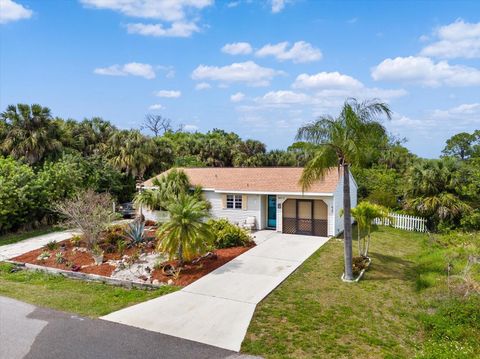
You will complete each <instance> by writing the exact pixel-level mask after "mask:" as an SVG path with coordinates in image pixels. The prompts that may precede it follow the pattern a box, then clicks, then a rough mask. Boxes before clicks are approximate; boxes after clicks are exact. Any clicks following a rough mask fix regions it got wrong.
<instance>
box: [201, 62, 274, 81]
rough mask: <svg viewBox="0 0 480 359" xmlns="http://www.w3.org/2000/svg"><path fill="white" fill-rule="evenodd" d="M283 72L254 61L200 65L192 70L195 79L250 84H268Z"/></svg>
mask: <svg viewBox="0 0 480 359" xmlns="http://www.w3.org/2000/svg"><path fill="white" fill-rule="evenodd" d="M281 74H283V72H281V71H277V70H274V69H271V68H268V67H262V66H259V65H257V64H256V63H255V62H253V61H247V62H240V63H233V64H231V65H227V66H222V67H218V66H206V65H200V66H198V67H197V68H196V69H195V70H193V72H192V78H193V79H194V80H211V81H219V82H221V83H232V82H239V83H245V84H247V85H250V86H267V85H269V83H270V81H271V80H272V79H273V78H274V77H275V76H277V75H281Z"/></svg>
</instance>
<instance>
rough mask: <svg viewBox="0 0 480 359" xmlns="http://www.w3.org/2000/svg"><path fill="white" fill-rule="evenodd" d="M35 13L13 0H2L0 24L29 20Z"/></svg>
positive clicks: (0, 0) (0, 2) (0, 3)
mask: <svg viewBox="0 0 480 359" xmlns="http://www.w3.org/2000/svg"><path fill="white" fill-rule="evenodd" d="M32 15H33V11H32V10H30V9H27V8H26V7H24V6H23V5H21V4H18V3H16V2H15V1H12V0H0V24H6V23H8V22H14V21H18V20H22V19H29V18H31V17H32Z"/></svg>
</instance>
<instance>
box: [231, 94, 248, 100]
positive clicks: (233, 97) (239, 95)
mask: <svg viewBox="0 0 480 359" xmlns="http://www.w3.org/2000/svg"><path fill="white" fill-rule="evenodd" d="M244 98H245V94H244V93H243V92H237V93H234V94H233V95H231V96H230V101H232V102H240V101H242V100H243V99H244Z"/></svg>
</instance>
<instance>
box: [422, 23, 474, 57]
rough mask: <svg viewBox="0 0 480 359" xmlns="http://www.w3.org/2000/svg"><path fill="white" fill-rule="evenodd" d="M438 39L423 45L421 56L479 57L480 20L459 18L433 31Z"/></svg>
mask: <svg viewBox="0 0 480 359" xmlns="http://www.w3.org/2000/svg"><path fill="white" fill-rule="evenodd" d="M435 35H436V36H437V37H438V41H436V42H434V43H432V44H430V45H428V46H426V47H424V48H423V49H422V51H421V53H420V54H421V55H423V56H434V57H441V58H467V59H470V58H480V22H478V23H468V22H464V21H463V20H461V19H459V20H457V21H455V22H453V23H451V24H449V25H446V26H441V27H440V28H438V29H437V30H436V31H435Z"/></svg>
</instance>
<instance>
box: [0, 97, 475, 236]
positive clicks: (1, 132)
mask: <svg viewBox="0 0 480 359" xmlns="http://www.w3.org/2000/svg"><path fill="white" fill-rule="evenodd" d="M403 143H404V141H403V140H400V139H397V138H394V137H393V136H390V135H388V134H382V135H379V136H378V138H376V141H375V143H374V145H373V146H370V147H369V148H368V149H367V151H366V153H364V155H363V156H362V161H360V162H359V163H357V164H355V166H353V167H352V172H353V174H354V176H355V178H356V180H357V183H358V186H359V197H360V199H368V200H369V201H371V202H374V203H378V204H381V205H384V206H387V207H389V208H392V209H394V210H402V211H407V212H409V213H412V214H416V215H421V216H425V217H428V218H429V220H430V222H431V228H432V229H445V228H451V227H458V226H463V227H464V228H468V229H479V228H480V212H479V207H480V131H475V132H474V133H471V134H468V133H460V134H457V135H455V136H453V137H452V138H451V139H449V140H448V141H447V144H446V147H445V149H444V151H443V156H442V157H441V158H440V159H435V160H427V159H421V158H418V157H417V156H415V155H413V154H412V153H410V152H409V151H408V149H406V148H405V147H404V146H403ZM315 151H316V149H315V146H312V144H311V143H309V142H295V143H293V144H292V145H291V146H290V147H288V149H287V150H270V151H267V149H266V146H265V144H264V143H262V142H260V141H257V140H253V139H246V140H244V139H242V138H240V136H239V135H237V134H236V133H233V132H226V131H223V130H220V129H213V130H211V131H208V132H207V133H200V132H188V131H185V130H184V129H183V128H182V126H178V127H176V128H175V126H174V124H173V122H172V121H171V120H169V119H166V118H164V117H162V116H158V115H148V116H147V117H146V119H145V121H144V123H143V124H142V126H141V127H140V128H139V129H129V130H122V129H119V128H117V127H116V126H114V125H113V124H112V123H110V122H109V121H106V120H103V119H101V118H98V117H94V118H91V119H84V120H82V121H76V120H73V119H66V120H65V119H62V118H59V117H54V116H53V115H52V113H51V111H50V109H48V108H47V107H43V106H41V105H37V104H35V105H26V104H18V105H16V106H13V105H11V106H8V107H7V108H6V110H5V111H4V112H2V113H1V115H0V155H1V157H0V232H5V231H10V230H17V229H20V228H25V227H34V226H38V225H39V224H41V223H48V222H53V221H55V220H56V218H55V215H54V214H53V212H51V210H50V208H51V205H52V204H53V203H54V202H55V201H58V200H60V199H63V198H69V197H72V196H73V195H74V194H76V193H78V191H80V190H83V189H86V188H91V189H94V190H95V191H98V192H109V193H110V194H111V195H112V196H113V197H114V198H116V200H117V201H127V200H131V199H132V197H133V194H134V192H135V184H136V182H138V181H141V180H143V179H146V178H149V177H152V176H154V175H156V174H158V173H161V172H163V171H165V170H166V169H169V168H171V167H174V166H183V167H192V166H196V167H198V166H211V167H232V166H233V167H259V166H304V165H305V164H306V163H307V162H308V161H309V160H310V159H312V158H313V157H314V155H315Z"/></svg>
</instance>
